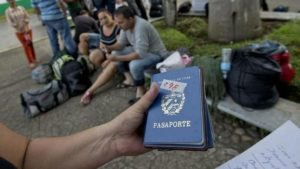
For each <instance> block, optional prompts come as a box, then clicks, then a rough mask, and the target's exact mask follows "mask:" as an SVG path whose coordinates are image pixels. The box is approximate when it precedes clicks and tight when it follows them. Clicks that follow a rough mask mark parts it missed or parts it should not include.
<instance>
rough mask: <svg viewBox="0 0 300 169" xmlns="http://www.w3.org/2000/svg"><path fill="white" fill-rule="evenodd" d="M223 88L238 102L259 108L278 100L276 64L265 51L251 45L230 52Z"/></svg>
mask: <svg viewBox="0 0 300 169" xmlns="http://www.w3.org/2000/svg"><path fill="white" fill-rule="evenodd" d="M231 57H232V61H231V70H230V71H229V73H228V78H227V90H228V93H229V95H230V96H231V97H232V99H233V100H234V101H235V102H237V103H238V104H240V105H242V106H245V107H249V108H254V109H263V108H268V107H271V106H273V105H274V104H275V103H276V102H277V101H278V99H279V95H278V92H277V89H276V84H277V83H278V82H279V80H280V73H281V71H280V66H279V65H278V64H277V63H276V62H275V61H274V60H273V59H271V58H270V57H268V55H267V54H266V52H262V51H258V50H254V49H253V48H252V47H251V46H250V47H246V48H242V49H237V50H234V51H233V52H232V56H231Z"/></svg>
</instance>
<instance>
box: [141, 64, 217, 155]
mask: <svg viewBox="0 0 300 169" xmlns="http://www.w3.org/2000/svg"><path fill="white" fill-rule="evenodd" d="M152 81H153V82H156V83H157V84H158V85H159V87H160V89H159V94H158V96H157V98H156V100H155V101H154V102H153V104H152V105H151V107H150V108H149V111H148V114H147V118H146V125H145V132H144V146H145V147H148V148H158V149H185V150H186V149H187V150H203V151H204V150H207V149H208V148H212V147H213V145H214V142H213V140H214V134H213V127H212V123H211V119H210V115H209V112H208V108H207V104H206V99H205V87H204V78H203V72H202V71H201V70H200V69H199V68H198V67H189V68H184V69H180V70H174V71H170V72H166V73H160V74H155V75H153V77H152Z"/></svg>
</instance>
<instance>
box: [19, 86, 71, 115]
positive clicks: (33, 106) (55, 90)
mask: <svg viewBox="0 0 300 169" xmlns="http://www.w3.org/2000/svg"><path fill="white" fill-rule="evenodd" d="M20 97H21V104H22V107H23V110H24V113H25V115H26V116H27V117H28V118H32V117H35V116H37V115H38V114H40V113H45V112H47V111H49V110H51V109H52V108H54V107H56V106H58V105H60V104H61V103H63V102H65V101H66V100H68V99H69V94H68V91H67V87H66V85H65V84H63V83H62V82H60V81H57V80H53V81H51V82H50V83H49V84H47V85H46V86H44V87H42V88H40V89H31V90H29V91H26V92H23V93H21V95H20Z"/></svg>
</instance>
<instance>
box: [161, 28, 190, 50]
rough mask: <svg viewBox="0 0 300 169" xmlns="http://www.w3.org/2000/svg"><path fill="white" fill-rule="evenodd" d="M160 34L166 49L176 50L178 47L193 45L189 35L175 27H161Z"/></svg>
mask: <svg viewBox="0 0 300 169" xmlns="http://www.w3.org/2000/svg"><path fill="white" fill-rule="evenodd" d="M160 36H161V38H162V40H163V41H164V43H165V45H166V47H167V49H168V50H176V49H178V48H180V47H186V48H191V47H192V45H193V42H192V40H191V39H190V38H189V37H187V36H186V35H185V34H183V33H181V32H180V31H177V30H176V29H172V28H166V29H161V30H160Z"/></svg>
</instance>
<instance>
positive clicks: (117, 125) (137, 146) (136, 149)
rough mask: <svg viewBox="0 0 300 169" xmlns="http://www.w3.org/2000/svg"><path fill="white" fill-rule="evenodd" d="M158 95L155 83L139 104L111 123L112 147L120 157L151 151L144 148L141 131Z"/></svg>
mask: <svg viewBox="0 0 300 169" xmlns="http://www.w3.org/2000/svg"><path fill="white" fill-rule="evenodd" d="M157 94H158V86H157V84H156V83H153V84H152V85H151V88H150V90H149V91H148V92H147V93H146V94H145V95H144V96H143V97H142V98H141V99H140V100H139V101H138V102H137V103H135V104H134V105H133V106H131V107H129V108H128V109H127V110H125V111H124V112H123V113H121V114H120V115H119V116H117V117H116V118H115V119H114V120H112V121H111V122H110V123H112V126H114V127H113V128H114V129H113V133H114V134H113V136H112V143H111V147H112V148H113V151H115V153H116V154H117V155H118V156H125V155H139V154H142V153H146V152H148V151H150V149H146V148H145V147H144V145H143V136H141V133H140V132H139V130H140V129H142V123H143V121H144V119H145V116H146V111H147V110H148V108H149V106H150V105H151V104H152V102H153V101H154V99H155V98H156V96H157Z"/></svg>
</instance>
